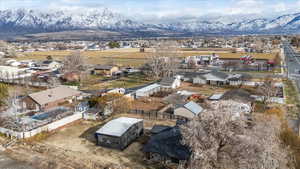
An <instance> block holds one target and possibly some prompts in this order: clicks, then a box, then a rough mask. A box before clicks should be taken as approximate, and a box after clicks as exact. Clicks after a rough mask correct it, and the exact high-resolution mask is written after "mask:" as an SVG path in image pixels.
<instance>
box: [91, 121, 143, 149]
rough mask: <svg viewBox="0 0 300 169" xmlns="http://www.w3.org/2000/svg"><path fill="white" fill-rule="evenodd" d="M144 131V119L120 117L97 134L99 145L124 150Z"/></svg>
mask: <svg viewBox="0 0 300 169" xmlns="http://www.w3.org/2000/svg"><path fill="white" fill-rule="evenodd" d="M143 131H144V124H143V120H142V119H135V118H127V117H120V118H117V119H114V120H111V121H109V122H108V123H106V124H105V125H104V126H103V127H101V128H100V129H99V130H98V131H96V133H95V137H96V140H97V145H100V146H103V147H108V148H113V149H119V150H124V149H125V148H126V147H127V146H128V145H129V144H130V143H132V142H133V141H134V140H135V139H137V138H138V137H139V136H141V134H142V133H143Z"/></svg>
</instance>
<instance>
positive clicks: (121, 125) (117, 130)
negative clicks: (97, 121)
mask: <svg viewBox="0 0 300 169" xmlns="http://www.w3.org/2000/svg"><path fill="white" fill-rule="evenodd" d="M141 121H143V120H142V119H136V118H128V117H120V118H117V119H114V120H111V121H109V122H108V123H106V124H105V125H104V126H103V127H101V128H100V129H99V130H97V131H96V134H103V135H109V136H116V137H120V136H122V135H123V134H124V133H125V132H126V131H127V130H128V129H129V128H130V127H131V126H132V125H134V124H136V123H138V122H141Z"/></svg>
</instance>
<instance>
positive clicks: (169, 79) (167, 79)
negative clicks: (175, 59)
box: [159, 77, 175, 86]
mask: <svg viewBox="0 0 300 169" xmlns="http://www.w3.org/2000/svg"><path fill="white" fill-rule="evenodd" d="M174 80H175V78H173V77H165V78H163V79H162V80H161V81H160V82H159V84H160V85H162V86H172V84H173V82H174Z"/></svg>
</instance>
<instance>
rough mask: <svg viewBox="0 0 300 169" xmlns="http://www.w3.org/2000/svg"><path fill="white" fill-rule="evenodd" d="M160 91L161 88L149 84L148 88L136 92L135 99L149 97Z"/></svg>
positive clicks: (155, 84)
mask: <svg viewBox="0 0 300 169" xmlns="http://www.w3.org/2000/svg"><path fill="white" fill-rule="evenodd" d="M160 90H161V86H160V85H159V84H157V83H154V84H151V85H149V86H146V87H143V88H141V89H139V90H137V91H136V97H137V98H139V97H149V96H150V95H152V94H154V93H156V92H159V91H160Z"/></svg>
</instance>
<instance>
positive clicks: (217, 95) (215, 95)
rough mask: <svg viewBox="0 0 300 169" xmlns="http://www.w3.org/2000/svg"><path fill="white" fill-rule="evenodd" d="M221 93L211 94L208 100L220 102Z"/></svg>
mask: <svg viewBox="0 0 300 169" xmlns="http://www.w3.org/2000/svg"><path fill="white" fill-rule="evenodd" d="M223 95H224V94H223V93H218V94H213V95H212V96H210V97H209V98H208V99H209V100H220V99H221V98H222V97H223Z"/></svg>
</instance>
